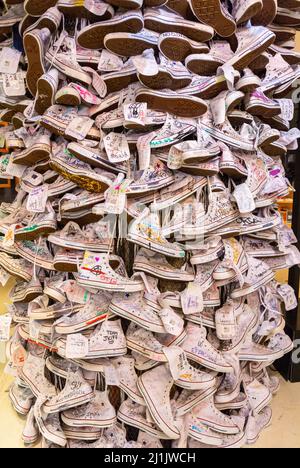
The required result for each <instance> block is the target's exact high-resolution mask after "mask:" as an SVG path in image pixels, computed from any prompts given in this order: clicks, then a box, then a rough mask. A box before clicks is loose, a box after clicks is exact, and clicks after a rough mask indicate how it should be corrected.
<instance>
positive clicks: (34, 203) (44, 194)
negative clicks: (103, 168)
mask: <svg viewBox="0 0 300 468" xmlns="http://www.w3.org/2000/svg"><path fill="white" fill-rule="evenodd" d="M47 199H48V185H46V184H45V185H41V186H40V187H35V188H34V189H33V190H32V191H31V192H30V194H29V195H28V198H27V205H26V208H27V210H28V211H32V212H34V213H44V211H45V208H46V204H47Z"/></svg>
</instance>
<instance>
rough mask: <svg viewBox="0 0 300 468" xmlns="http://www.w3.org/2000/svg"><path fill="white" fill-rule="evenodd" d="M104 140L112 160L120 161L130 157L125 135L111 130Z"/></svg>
mask: <svg viewBox="0 0 300 468" xmlns="http://www.w3.org/2000/svg"><path fill="white" fill-rule="evenodd" d="M103 142H104V147H105V151H106V153H107V156H108V159H109V161H110V162H112V163H118V162H123V161H128V160H129V159H130V149H129V145H128V141H127V138H126V136H125V135H122V134H121V133H114V132H111V133H109V134H108V135H106V136H105V137H104V140H103Z"/></svg>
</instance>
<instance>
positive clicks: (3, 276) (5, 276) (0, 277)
mask: <svg viewBox="0 0 300 468" xmlns="http://www.w3.org/2000/svg"><path fill="white" fill-rule="evenodd" d="M9 278H10V274H9V273H7V271H5V270H4V269H3V268H2V267H0V283H1V284H2V286H3V287H4V286H5V285H6V284H7V282H8V280H9Z"/></svg>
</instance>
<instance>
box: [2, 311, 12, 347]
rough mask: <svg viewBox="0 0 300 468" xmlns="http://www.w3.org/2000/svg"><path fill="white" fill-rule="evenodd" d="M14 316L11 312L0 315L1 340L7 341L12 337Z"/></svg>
mask: <svg viewBox="0 0 300 468" xmlns="http://www.w3.org/2000/svg"><path fill="white" fill-rule="evenodd" d="M11 322H12V318H11V316H10V315H9V314H6V315H0V342H1V341H3V342H7V341H8V340H9V338H10V326H11Z"/></svg>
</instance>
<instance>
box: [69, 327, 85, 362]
mask: <svg viewBox="0 0 300 468" xmlns="http://www.w3.org/2000/svg"><path fill="white" fill-rule="evenodd" d="M88 352H89V341H88V339H87V338H86V337H85V336H83V335H81V334H80V333H78V334H76V335H68V336H67V343H66V358H67V359H77V358H78V359H81V358H85V357H86V356H87V354H88Z"/></svg>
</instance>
